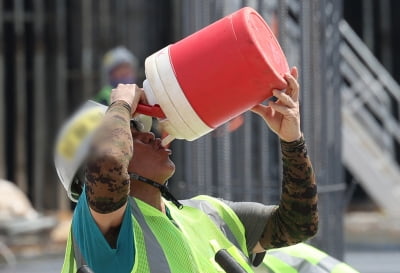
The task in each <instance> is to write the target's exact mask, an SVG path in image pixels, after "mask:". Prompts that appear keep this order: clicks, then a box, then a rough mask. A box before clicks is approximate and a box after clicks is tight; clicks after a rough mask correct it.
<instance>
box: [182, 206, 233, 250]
mask: <svg viewBox="0 0 400 273" xmlns="http://www.w3.org/2000/svg"><path fill="white" fill-rule="evenodd" d="M181 203H182V204H183V205H185V206H190V207H193V208H196V209H199V210H201V211H203V212H204V213H205V214H207V215H208V216H209V217H210V219H211V220H212V221H213V222H214V224H215V225H216V226H217V227H218V228H219V229H220V230H221V231H222V232H223V233H224V234H225V235H226V237H227V238H228V240H229V241H231V242H232V244H234V245H235V246H236V247H237V248H238V249H241V247H240V244H239V242H238V241H237V240H236V237H235V235H233V232H232V230H231V229H230V228H229V226H228V225H227V223H225V221H224V220H223V219H222V218H221V216H220V215H219V214H218V212H217V211H216V210H215V209H214V208H213V207H212V206H211V205H210V204H209V203H208V202H207V201H204V200H193V199H189V200H182V201H181Z"/></svg>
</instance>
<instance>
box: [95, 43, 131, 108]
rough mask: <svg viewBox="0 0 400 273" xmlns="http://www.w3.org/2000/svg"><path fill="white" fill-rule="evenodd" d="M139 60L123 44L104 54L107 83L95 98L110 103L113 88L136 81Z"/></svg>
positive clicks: (104, 73)
mask: <svg viewBox="0 0 400 273" xmlns="http://www.w3.org/2000/svg"><path fill="white" fill-rule="evenodd" d="M138 68H139V62H138V60H137V58H136V57H135V55H133V53H132V52H130V51H129V50H128V49H127V48H125V47H123V46H118V47H115V48H113V49H110V50H109V51H107V53H106V54H104V56H103V61H102V70H103V71H102V73H103V78H104V80H103V82H104V83H105V84H104V86H103V87H102V89H101V90H100V92H98V93H97V94H96V96H95V97H94V100H95V101H97V102H99V103H101V104H104V105H109V104H110V94H111V90H112V89H113V88H115V87H117V85H118V84H120V83H122V84H129V83H135V82H136V80H137V74H138Z"/></svg>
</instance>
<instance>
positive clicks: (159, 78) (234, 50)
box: [138, 7, 289, 144]
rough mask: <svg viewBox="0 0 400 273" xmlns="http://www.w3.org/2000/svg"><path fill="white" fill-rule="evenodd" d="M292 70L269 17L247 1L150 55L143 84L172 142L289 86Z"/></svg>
mask: <svg viewBox="0 0 400 273" xmlns="http://www.w3.org/2000/svg"><path fill="white" fill-rule="evenodd" d="M288 71H289V67H288V64H287V61H286V58H285V55H284V54H283V52H282V49H281V47H280V46H279V44H278V42H277V40H276V38H275V37H274V35H273V33H272V31H271V30H270V29H269V27H268V25H267V24H266V22H265V21H264V20H263V19H262V17H261V16H260V15H259V14H258V13H257V12H256V11H255V10H254V9H252V8H249V7H245V8H242V9H240V10H238V11H236V12H234V13H233V14H231V15H228V16H226V17H224V18H222V19H220V20H219V21H217V22H215V23H213V24H211V25H209V26H207V27H205V28H203V29H201V30H199V31H197V32H196V33H194V34H192V35H190V36H188V37H186V38H184V39H183V40H180V41H178V42H176V43H174V44H171V45H168V46H167V47H165V48H163V49H161V50H159V51H158V52H156V53H154V54H152V55H151V56H149V57H147V58H146V61H145V73H146V80H145V82H144V84H143V87H144V90H145V93H146V96H147V98H148V101H149V104H150V105H155V106H154V107H153V113H150V115H153V116H156V117H158V118H159V122H160V124H161V127H162V128H163V129H164V130H165V131H166V132H167V133H168V134H169V136H168V137H167V138H166V139H164V140H163V143H164V144H166V143H168V142H170V141H171V140H172V139H174V138H177V139H186V140H190V141H191V140H195V139H197V138H199V137H201V136H203V135H205V134H207V133H208V132H210V131H212V130H213V129H215V128H217V127H218V126H220V125H222V124H223V123H225V122H227V121H229V120H230V119H232V118H234V117H236V116H238V115H240V114H242V113H243V112H245V111H247V110H249V109H250V108H252V107H253V106H255V105H257V104H259V103H261V102H262V101H264V100H265V99H267V98H268V97H270V96H272V90H273V89H284V88H285V87H286V81H285V80H284V78H283V75H284V73H286V72H288ZM158 106H159V107H160V108H161V109H160V108H158ZM157 109H158V110H157ZM138 111H139V112H141V110H140V108H139V109H138Z"/></svg>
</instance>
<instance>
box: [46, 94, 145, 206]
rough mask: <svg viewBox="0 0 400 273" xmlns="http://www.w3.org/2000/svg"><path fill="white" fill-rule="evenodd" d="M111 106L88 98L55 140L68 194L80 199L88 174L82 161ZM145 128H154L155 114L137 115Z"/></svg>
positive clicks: (57, 163) (58, 167)
mask: <svg viewBox="0 0 400 273" xmlns="http://www.w3.org/2000/svg"><path fill="white" fill-rule="evenodd" d="M106 110H107V106H104V105H102V104H99V103H97V102H94V101H87V102H86V103H85V104H84V105H83V106H82V107H80V108H79V109H78V111H77V112H76V113H75V114H74V115H73V116H72V117H71V118H70V119H68V120H67V121H66V122H65V123H64V125H63V126H62V128H61V130H60V132H59V134H58V136H57V139H56V143H55V150H54V163H55V167H56V170H57V174H58V177H59V178H60V180H61V183H62V184H63V186H64V188H65V190H66V191H67V194H68V197H69V198H70V199H71V200H72V201H74V202H77V201H78V198H79V195H80V194H81V192H82V187H83V182H84V175H83V170H82V168H81V167H82V164H83V162H84V161H85V159H86V158H87V155H88V152H89V147H90V142H91V140H92V137H93V133H94V131H95V130H96V129H97V128H98V127H99V125H100V123H101V121H102V119H103V117H104V114H105V112H106ZM134 120H136V121H137V122H138V123H139V124H141V126H142V131H150V129H151V123H152V118H151V117H149V116H145V115H138V116H137V117H135V118H134Z"/></svg>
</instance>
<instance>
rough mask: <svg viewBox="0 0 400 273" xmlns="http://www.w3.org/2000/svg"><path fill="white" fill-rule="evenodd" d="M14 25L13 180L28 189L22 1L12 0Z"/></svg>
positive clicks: (23, 188)
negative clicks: (14, 111)
mask: <svg viewBox="0 0 400 273" xmlns="http://www.w3.org/2000/svg"><path fill="white" fill-rule="evenodd" d="M14 25H15V37H16V48H15V52H16V55H15V72H14V73H15V78H14V83H15V93H16V116H15V123H16V134H15V136H16V142H15V144H16V146H15V153H16V162H15V182H16V183H17V185H18V187H19V188H20V189H21V190H22V191H23V192H25V193H26V192H27V191H28V182H27V176H26V167H27V156H26V151H27V150H26V147H27V145H26V136H27V134H26V133H27V132H26V70H25V46H24V43H25V41H24V1H23V0H15V1H14Z"/></svg>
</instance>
